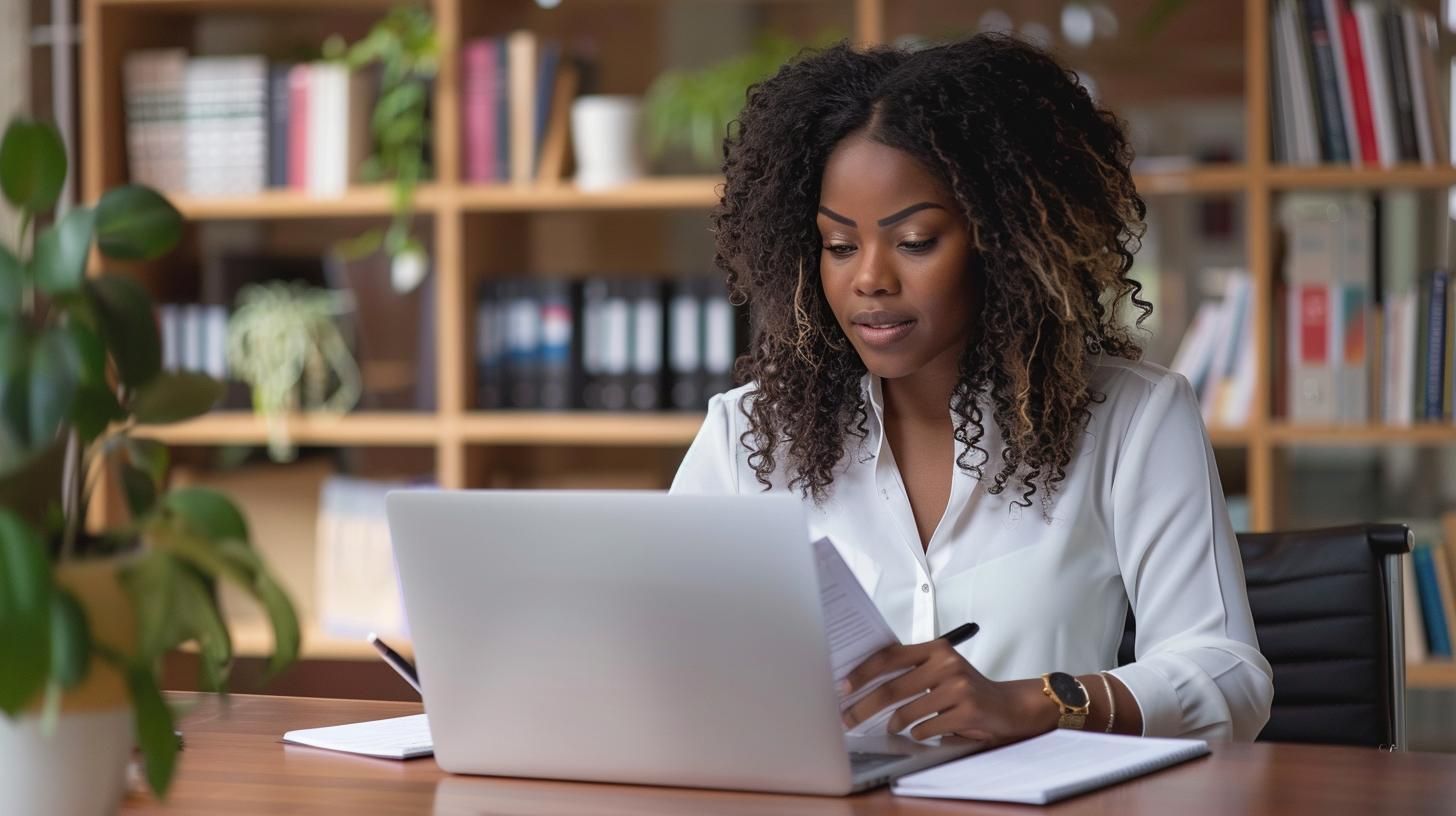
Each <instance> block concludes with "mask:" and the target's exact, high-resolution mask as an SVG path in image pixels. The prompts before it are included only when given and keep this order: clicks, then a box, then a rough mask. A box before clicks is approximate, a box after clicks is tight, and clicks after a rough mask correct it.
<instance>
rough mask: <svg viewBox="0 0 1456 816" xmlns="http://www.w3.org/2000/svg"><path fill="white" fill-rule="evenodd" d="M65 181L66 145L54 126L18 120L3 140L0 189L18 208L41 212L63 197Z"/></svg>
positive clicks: (0, 143)
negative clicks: (62, 189) (61, 195)
mask: <svg viewBox="0 0 1456 816" xmlns="http://www.w3.org/2000/svg"><path fill="white" fill-rule="evenodd" d="M65 181H66V145H65V143H64V142H62V141H61V134H60V133H58V132H57V131H56V129H55V126H53V125H51V124H48V123H45V122H30V121H26V120H24V119H16V120H13V121H12V122H11V123H10V126H9V127H7V128H6V129H5V138H4V140H3V141H0V191H3V192H4V193H5V198H6V200H7V201H9V202H10V203H11V204H14V205H15V206H17V207H22V208H24V209H27V210H30V211H31V212H32V213H40V212H45V211H46V210H49V209H50V208H51V207H54V206H55V204H56V199H57V198H59V197H60V194H61V185H62V184H64V183H65Z"/></svg>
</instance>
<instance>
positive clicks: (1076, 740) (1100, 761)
mask: <svg viewBox="0 0 1456 816" xmlns="http://www.w3.org/2000/svg"><path fill="white" fill-rule="evenodd" d="M1207 753H1208V743H1206V742H1204V741H1203V740H1189V739H1155V738H1151V737H1123V736H1118V735H1115V734H1097V733H1087V732H1085V731H1067V730H1061V729H1059V730H1057V731H1052V732H1051V733H1049V734H1043V735H1041V736H1039V737H1035V738H1033V739H1029V740H1027V741H1025V742H1018V743H1015V744H1013V745H1007V746H1005V747H1003V748H997V749H995V750H992V751H986V752H984V753H980V754H972V755H971V756H968V757H965V758H963V759H957V760H954V761H951V762H947V763H945V764H944V765H937V766H936V767H934V768H930V769H928V770H924V771H920V772H918V773H913V774H909V775H908V776H903V777H901V778H900V779H899V780H898V781H896V782H895V786H894V788H893V790H894V792H895V793H896V794H898V795H900V796H932V797H937V798H941V799H982V800H987V801H992V802H1020V803H1023V804H1028V805H1045V804H1049V803H1051V802H1055V801H1058V800H1060V799H1065V798H1067V797H1068V796H1076V795H1077V794H1079V793H1086V792H1087V791H1091V790H1096V789H1098V788H1104V787H1107V786H1108V785H1115V784H1117V783H1118V782H1123V781H1126V780H1128V779H1132V778H1134V777H1138V776H1142V775H1143V774H1148V773H1152V772H1153V771H1156V770H1159V769H1160V768H1166V767H1168V766H1169V765H1176V764H1178V763H1179V762H1186V761H1188V760H1190V759H1196V758H1198V757H1201V756H1203V755H1204V754H1207Z"/></svg>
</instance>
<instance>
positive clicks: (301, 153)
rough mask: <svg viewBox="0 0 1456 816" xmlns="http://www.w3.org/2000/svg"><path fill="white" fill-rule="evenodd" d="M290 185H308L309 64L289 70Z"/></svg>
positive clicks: (300, 188)
mask: <svg viewBox="0 0 1456 816" xmlns="http://www.w3.org/2000/svg"><path fill="white" fill-rule="evenodd" d="M288 186H289V187H292V188H293V189H295V190H303V189H306V188H307V187H308V66H307V65H306V64H303V63H300V64H298V65H295V66H293V68H291V69H289V71H288Z"/></svg>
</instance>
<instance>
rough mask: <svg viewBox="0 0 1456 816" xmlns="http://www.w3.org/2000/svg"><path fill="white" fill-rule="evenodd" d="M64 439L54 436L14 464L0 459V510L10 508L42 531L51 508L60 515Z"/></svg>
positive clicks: (64, 451) (64, 449)
mask: <svg viewBox="0 0 1456 816" xmlns="http://www.w3.org/2000/svg"><path fill="white" fill-rule="evenodd" d="M65 457H66V440H65V439H64V438H62V437H57V438H56V439H55V440H54V441H53V442H51V444H50V445H49V446H47V447H46V448H45V449H44V450H40V451H36V452H34V453H32V454H28V455H27V456H26V457H25V458H23V459H21V460H20V461H19V462H18V463H15V464H12V462H13V461H14V460H0V467H8V468H9V470H6V471H4V472H0V507H3V508H10V509H12V510H13V511H14V512H15V513H17V514H19V516H20V518H21V519H23V520H24V521H26V522H28V523H30V524H32V525H34V526H35V528H36V529H44V528H45V524H46V521H47V518H48V517H49V515H50V512H51V510H52V508H54V509H55V511H56V512H60V506H61V486H62V485H61V475H62V473H63V472H64V469H65Z"/></svg>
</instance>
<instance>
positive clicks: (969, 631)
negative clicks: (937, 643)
mask: <svg viewBox="0 0 1456 816" xmlns="http://www.w3.org/2000/svg"><path fill="white" fill-rule="evenodd" d="M979 631H981V626H980V624H978V623H963V624H961V625H960V626H957V627H956V628H954V629H952V630H950V631H949V632H946V633H945V634H943V635H941V636H940V639H941V640H946V641H950V645H952V646H959V645H961V644H962V643H965V642H966V641H968V640H970V639H971V638H973V637H975V636H976V633H977V632H979Z"/></svg>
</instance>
